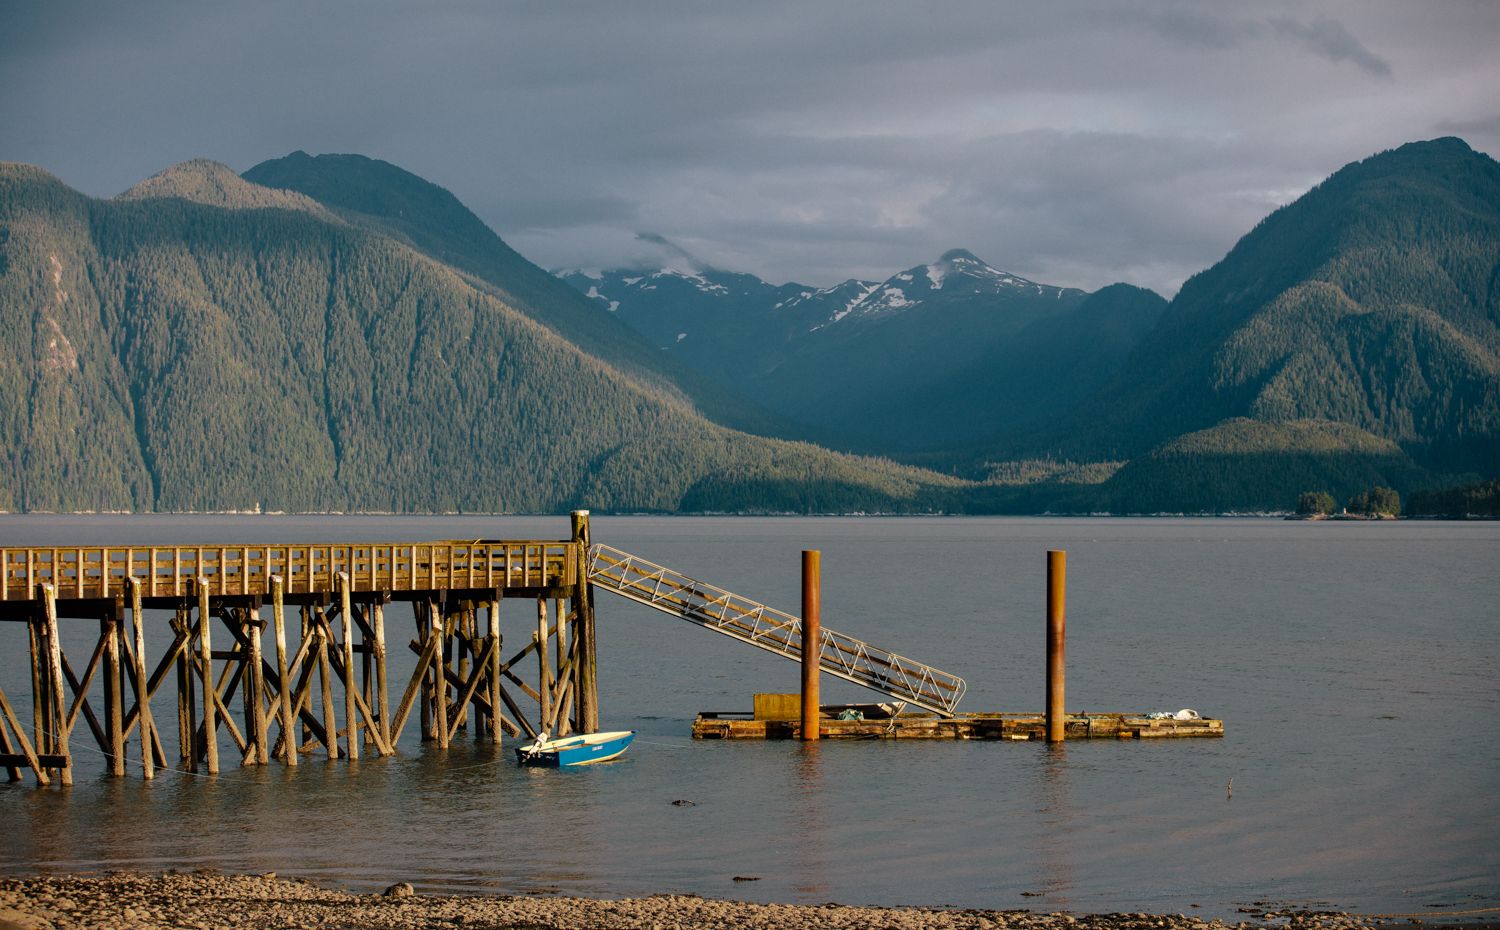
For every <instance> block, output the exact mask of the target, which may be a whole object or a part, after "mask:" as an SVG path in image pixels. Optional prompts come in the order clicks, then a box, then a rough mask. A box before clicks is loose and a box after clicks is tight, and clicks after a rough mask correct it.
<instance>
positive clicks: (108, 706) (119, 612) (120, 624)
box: [99, 598, 125, 778]
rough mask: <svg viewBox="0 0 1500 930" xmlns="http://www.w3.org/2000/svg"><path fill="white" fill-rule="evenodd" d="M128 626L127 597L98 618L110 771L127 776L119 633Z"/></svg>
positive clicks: (105, 610)
mask: <svg viewBox="0 0 1500 930" xmlns="http://www.w3.org/2000/svg"><path fill="white" fill-rule="evenodd" d="M124 627H125V601H124V599H123V598H116V599H115V602H114V603H113V604H111V605H110V606H109V607H106V608H105V609H104V616H102V617H100V618H99V638H100V639H101V640H102V641H103V642H104V719H105V729H104V733H105V736H106V737H107V738H108V740H109V774H110V775H112V776H114V777H116V778H124V777H125V709H124V707H123V706H122V705H123V704H124V702H125V688H124V684H125V682H124V678H123V677H122V676H121V671H120V669H121V666H120V637H121V635H122V633H123V630H124Z"/></svg>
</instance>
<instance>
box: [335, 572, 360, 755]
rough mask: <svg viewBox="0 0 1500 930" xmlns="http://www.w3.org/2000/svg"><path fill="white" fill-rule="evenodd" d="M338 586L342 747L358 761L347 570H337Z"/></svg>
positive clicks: (357, 726) (356, 716) (350, 599)
mask: <svg viewBox="0 0 1500 930" xmlns="http://www.w3.org/2000/svg"><path fill="white" fill-rule="evenodd" d="M338 586H339V621H340V624H341V626H342V628H343V629H342V632H343V634H344V650H343V656H342V659H343V664H344V728H345V729H344V748H345V749H347V750H348V752H349V761H351V762H358V761H359V716H358V712H357V711H356V709H355V704H354V698H355V695H357V694H358V693H359V691H358V688H359V685H358V684H357V683H356V682H355V680H354V603H353V600H352V598H351V597H350V593H349V573H348V572H339V575H338ZM335 742H337V739H336V738H335Z"/></svg>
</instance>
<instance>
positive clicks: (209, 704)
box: [197, 575, 219, 775]
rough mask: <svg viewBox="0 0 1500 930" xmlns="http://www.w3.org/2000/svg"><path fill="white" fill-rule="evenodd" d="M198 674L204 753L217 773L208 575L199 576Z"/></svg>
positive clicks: (215, 689) (212, 771)
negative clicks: (200, 690)
mask: <svg viewBox="0 0 1500 930" xmlns="http://www.w3.org/2000/svg"><path fill="white" fill-rule="evenodd" d="M197 588H198V674H199V678H200V680H201V685H202V688H203V754H204V757H205V759H207V761H208V774H210V775H217V774H219V709H218V707H217V706H216V705H217V701H216V700H215V699H216V698H217V696H218V693H219V688H218V684H217V682H215V681H214V647H213V623H212V614H211V613H210V610H209V602H208V579H207V578H205V577H204V576H202V575H199V576H198V581H197Z"/></svg>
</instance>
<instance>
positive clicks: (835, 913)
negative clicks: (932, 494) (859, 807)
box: [0, 871, 1494, 930]
mask: <svg viewBox="0 0 1500 930" xmlns="http://www.w3.org/2000/svg"><path fill="white" fill-rule="evenodd" d="M1255 910H1256V913H1254V914H1251V915H1248V916H1249V917H1250V919H1249V920H1247V921H1242V922H1238V923H1228V922H1225V921H1222V920H1217V919H1215V920H1204V919H1202V918H1198V917H1189V916H1184V915H1181V914H1175V915H1174V914H1162V915H1151V914H1144V913H1113V914H1089V915H1078V916H1074V915H1072V914H1068V913H1064V912H1050V913H1034V912H1032V911H1029V910H978V909H961V910H960V909H948V908H921V907H895V908H888V907H861V906H853V905H841V904H823V905H789V904H754V903H747V902H742V901H728V900H719V899H711V898H700V897H697V896H695V895H678V894H668V895H651V896H649V897H644V898H624V899H619V900H607V899H594V898H568V897H538V896H527V895H420V894H416V893H415V892H414V890H413V889H412V887H411V886H410V885H407V884H405V883H397V884H395V885H392V886H391V887H390V888H388V889H387V890H386V891H385V892H383V893H376V894H363V895H362V894H351V893H349V892H344V891H336V890H331V889H328V888H323V887H320V886H318V885H315V884H313V883H311V882H307V881H302V880H297V879H287V878H278V877H277V876H276V875H275V873H267V874H265V875H258V876H252V875H223V874H219V873H217V872H213V871H198V872H192V873H180V872H166V873H161V874H158V875H145V874H137V873H118V872H115V873H109V874H106V875H102V876H84V875H59V876H38V877H31V878H0V930H41V928H50V927H55V926H67V927H80V928H93V927H99V928H106V927H107V928H112V930H158V928H161V930H166V928H177V927H184V926H186V927H195V926H197V927H208V926H213V927H226V926H255V927H273V926H274V927H282V926H285V927H314V926H317V927H323V926H340V927H362V928H369V930H384V928H390V930H417V928H428V927H434V926H450V925H451V926H474V927H483V928H487V930H523V928H524V930H637V928H638V930H655V928H661V927H668V926H670V927H677V928H685V930H699V928H702V930H709V928H712V930H720V928H724V927H746V928H767V930H770V928H785V930H813V928H825V927H827V928H835V927H837V928H851V927H853V928H858V927H886V928H892V930H924V928H929V927H930V928H943V930H1000V928H1008V930H1079V928H1101V930H1226V928H1237V930H1252V928H1260V927H1275V928H1296V930H1357V928H1376V927H1381V926H1382V925H1383V924H1384V923H1385V922H1396V921H1398V920H1399V921H1400V922H1402V923H1407V924H1421V921H1420V920H1417V919H1414V918H1413V916H1412V915H1381V917H1379V918H1374V917H1361V916H1359V915H1350V914H1347V913H1344V912H1332V911H1306V910H1293V909H1275V908H1272V909H1267V910H1264V911H1262V910H1260V909H1259V908H1257V909H1255ZM1424 916H1425V915H1424ZM1432 916H1433V917H1434V918H1436V919H1439V920H1443V921H1444V922H1445V925H1451V924H1452V920H1451V917H1452V916H1454V915H1446V914H1441V913H1434V914H1433V915H1432ZM1467 926H1470V927H1475V926H1490V927H1493V926H1494V925H1493V924H1488V925H1467Z"/></svg>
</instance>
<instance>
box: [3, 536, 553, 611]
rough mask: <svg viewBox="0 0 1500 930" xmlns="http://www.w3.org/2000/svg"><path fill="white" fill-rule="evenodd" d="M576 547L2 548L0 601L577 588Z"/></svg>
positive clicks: (464, 543) (481, 543)
mask: <svg viewBox="0 0 1500 930" xmlns="http://www.w3.org/2000/svg"><path fill="white" fill-rule="evenodd" d="M577 545H578V544H577V543H574V542H556V541H545V542H544V541H537V542H531V541H504V542H500V541H491V540H451V541H441V542H423V543H338V544H327V545H305V544H304V545H267V546H92V547H64V548H26V549H0V601H27V600H33V599H35V598H36V596H37V594H36V591H37V585H41V584H49V585H52V586H53V587H54V588H55V590H56V592H57V597H58V598H60V599H65V600H66V599H77V600H91V599H105V600H108V599H111V598H115V597H123V596H125V595H126V591H127V585H126V579H128V578H135V579H138V581H139V582H140V584H141V587H142V592H141V593H142V595H143V596H145V597H147V598H162V597H190V596H196V595H197V594H198V591H197V588H196V580H195V579H198V578H203V579H206V581H207V583H208V587H209V592H208V593H210V594H212V595H216V596H231V595H264V594H266V593H268V592H269V591H270V586H271V580H270V579H271V577H272V576H273V575H275V576H280V577H281V579H282V580H283V583H284V584H285V586H286V587H285V590H286V593H287V594H305V593H326V592H331V591H333V590H335V585H336V584H337V579H338V576H339V575H340V574H341V573H344V574H347V575H348V576H349V582H350V586H351V589H352V590H354V591H360V592H363V591H388V592H401V591H429V590H437V589H449V590H458V589H481V588H550V587H566V586H570V585H573V584H576V583H577V573H578V569H577V564H578V558H577V554H576V547H577Z"/></svg>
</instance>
